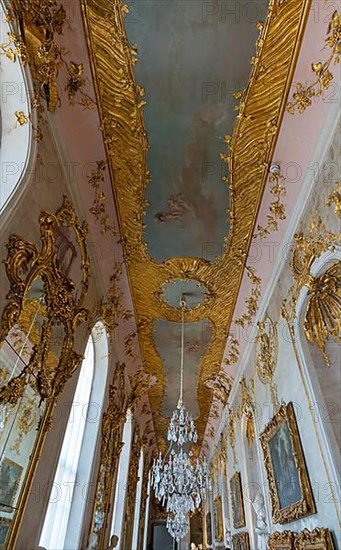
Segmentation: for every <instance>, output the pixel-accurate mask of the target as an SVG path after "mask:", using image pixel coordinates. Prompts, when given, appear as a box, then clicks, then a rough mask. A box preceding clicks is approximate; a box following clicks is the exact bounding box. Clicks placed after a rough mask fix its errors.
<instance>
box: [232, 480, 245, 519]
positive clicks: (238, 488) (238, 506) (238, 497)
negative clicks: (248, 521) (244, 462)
mask: <svg viewBox="0 0 341 550" xmlns="http://www.w3.org/2000/svg"><path fill="white" fill-rule="evenodd" d="M230 489H231V502H232V515H233V527H234V528H235V529H239V528H240V527H245V513H244V503H243V492H242V482H241V477H240V472H236V473H235V474H233V476H232V477H231V480H230Z"/></svg>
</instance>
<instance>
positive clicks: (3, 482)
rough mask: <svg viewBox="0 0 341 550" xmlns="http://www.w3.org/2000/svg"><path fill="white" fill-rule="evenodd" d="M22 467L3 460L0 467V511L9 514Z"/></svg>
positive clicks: (5, 459) (7, 459)
mask: <svg viewBox="0 0 341 550" xmlns="http://www.w3.org/2000/svg"><path fill="white" fill-rule="evenodd" d="M22 471H23V467H22V466H20V464H17V463H16V462H14V461H13V460H10V459H9V458H4V459H3V460H2V463H1V466H0V510H1V511H5V512H11V511H12V508H13V507H14V500H15V497H16V494H17V491H18V485H19V481H20V478H21V474H22Z"/></svg>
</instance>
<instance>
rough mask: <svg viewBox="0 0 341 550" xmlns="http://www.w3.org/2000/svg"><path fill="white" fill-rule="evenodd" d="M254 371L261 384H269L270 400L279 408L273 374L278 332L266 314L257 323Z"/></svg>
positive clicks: (276, 356) (275, 362) (276, 354)
mask: <svg viewBox="0 0 341 550" xmlns="http://www.w3.org/2000/svg"><path fill="white" fill-rule="evenodd" d="M257 325H258V333H257V347H256V353H257V356H256V371H257V374H258V378H259V380H260V381H261V382H262V384H269V386H270V392H271V400H272V402H273V404H274V407H275V409H276V410H278V409H279V399H278V393H277V386H276V384H275V383H274V382H273V376H274V373H275V370H276V366H277V358H278V334H277V327H276V323H274V322H273V321H272V319H271V318H270V317H268V316H266V317H264V319H263V320H262V321H259V322H258V323H257Z"/></svg>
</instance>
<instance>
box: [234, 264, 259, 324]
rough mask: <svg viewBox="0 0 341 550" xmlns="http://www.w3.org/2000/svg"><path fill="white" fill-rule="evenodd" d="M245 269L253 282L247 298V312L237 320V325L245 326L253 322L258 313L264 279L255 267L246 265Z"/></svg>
mask: <svg viewBox="0 0 341 550" xmlns="http://www.w3.org/2000/svg"><path fill="white" fill-rule="evenodd" d="M245 271H246V274H247V276H248V278H249V280H250V282H251V290H250V296H248V297H247V298H245V304H246V313H243V315H241V317H239V318H238V319H236V321H235V323H236V325H240V326H241V327H243V328H245V327H247V326H249V325H250V324H251V322H252V319H253V318H254V316H255V315H256V313H257V310H258V303H259V298H260V295H261V284H262V281H261V279H260V277H258V275H257V272H256V269H255V268H254V267H252V266H245Z"/></svg>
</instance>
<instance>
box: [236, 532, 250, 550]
mask: <svg viewBox="0 0 341 550" xmlns="http://www.w3.org/2000/svg"><path fill="white" fill-rule="evenodd" d="M232 546H233V550H250V539H249V533H248V532H247V531H243V533H237V534H236V535H233V537H232Z"/></svg>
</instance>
